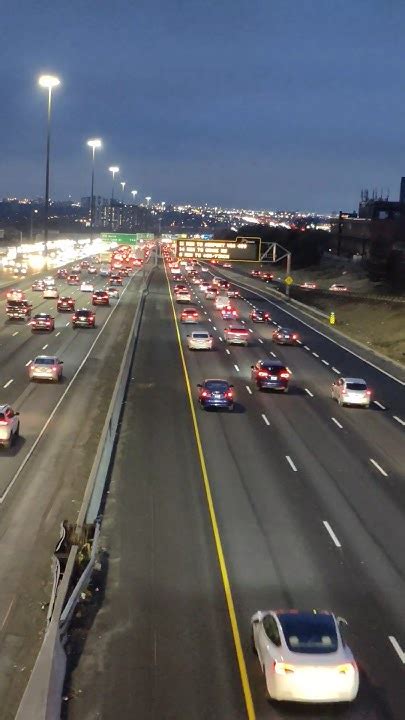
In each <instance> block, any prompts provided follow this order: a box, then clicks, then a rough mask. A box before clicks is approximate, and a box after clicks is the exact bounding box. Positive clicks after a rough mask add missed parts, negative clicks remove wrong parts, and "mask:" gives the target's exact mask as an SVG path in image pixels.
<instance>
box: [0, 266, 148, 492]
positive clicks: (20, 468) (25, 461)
mask: <svg viewBox="0 0 405 720" xmlns="http://www.w3.org/2000/svg"><path fill="white" fill-rule="evenodd" d="M133 277H136V275H134V276H133ZM129 285H130V283H127V285H125V287H124V289H123V291H122V293H121V295H120V297H119V298H118V301H117V302H116V304H115V305H114V306H113V308H112V310H111V312H110V314H109V315H108V317H107V319H106V321H105V322H104V323H103V326H102V327H101V328H100V331H99V333H98V334H97V337H96V338H95V339H94V341H93V343H92V344H91V346H90V349H89V350H88V352H87V353H86V355H85V356H84V358H83V360H82V362H81V363H80V365H79V367H78V368H77V370H76V372H75V374H74V375H73V377H72V379H71V381H70V382H69V384H68V385H67V387H66V389H65V390H64V392H63V394H62V395H61V396H60V398H59V400H58V402H57V403H56V405H55V407H54V409H53V410H52V412H51V414H50V415H49V417H48V419H47V421H46V422H45V423H44V425H43V426H42V429H41V430H40V432H39V435H38V436H37V437H36V439H35V440H34V442H33V443H32V445H31V447H30V449H29V450H28V452H27V454H26V456H25V458H24V460H23V461H22V463H21V465H19V467H18V469H17V471H16V472H15V474H14V475H13V477H12V478H11V480H10V482H9V484H8V485H7V487H6V488H5V490H4V492H3V494H2V495H0V505H2V504H3V503H4V501H5V499H6V497H7V495H8V494H9V492H10V490H11V489H12V487H13V486H14V485H15V483H16V481H17V480H18V478H19V477H20V475H21V473H22V471H23V470H24V468H25V466H26V464H27V462H28V461H29V459H30V457H31V455H32V454H33V452H34V451H35V449H36V447H37V446H38V443H39V441H40V440H41V438H42V436H43V435H44V433H45V432H46V430H47V428H48V426H49V424H50V423H51V422H52V420H53V418H54V416H55V414H56V412H57V410H58V409H59V407H60V405H61V404H62V402H63V400H64V398H65V397H66V395H67V393H68V392H69V390H70V388H71V387H72V385H73V383H74V381H75V380H76V378H77V376H78V374H79V372H80V371H81V369H82V367H83V366H84V365H85V363H86V362H87V360H88V358H89V357H90V355H91V353H92V352H93V348H94V347H95V345H96V343H97V341H98V339H99V337H100V335H101V334H102V333H103V332H104V328H105V327H107V325H108V323H109V321H110V318H111V317H112V315H113V313H114V312H115V309H116V308H117V307H118V306H119V304H120V302H121V298H122V297H123V295H124V293H125V291H126V290H127V289H128V287H129ZM68 324H69V323H68Z"/></svg>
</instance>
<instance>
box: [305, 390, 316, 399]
mask: <svg viewBox="0 0 405 720" xmlns="http://www.w3.org/2000/svg"><path fill="white" fill-rule="evenodd" d="M304 389H305V392H306V393H307V394H308V395H309V397H314V394H313V393H311V391H310V390H308V388H304Z"/></svg>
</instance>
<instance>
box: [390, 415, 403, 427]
mask: <svg viewBox="0 0 405 720" xmlns="http://www.w3.org/2000/svg"><path fill="white" fill-rule="evenodd" d="M393 418H394V420H396V421H397V422H398V423H399V424H400V425H405V420H402V418H400V417H398V415H393Z"/></svg>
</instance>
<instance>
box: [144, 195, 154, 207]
mask: <svg viewBox="0 0 405 720" xmlns="http://www.w3.org/2000/svg"><path fill="white" fill-rule="evenodd" d="M145 200H146V202H147V205H146V207H149V203H150V201H151V200H152V198H151V196H150V195H147V196H146V197H145Z"/></svg>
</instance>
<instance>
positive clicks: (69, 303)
mask: <svg viewBox="0 0 405 720" xmlns="http://www.w3.org/2000/svg"><path fill="white" fill-rule="evenodd" d="M56 309H57V311H58V312H66V311H68V312H69V311H73V312H74V309H75V301H74V300H73V298H71V297H60V298H59V300H58V302H57V303H56Z"/></svg>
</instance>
